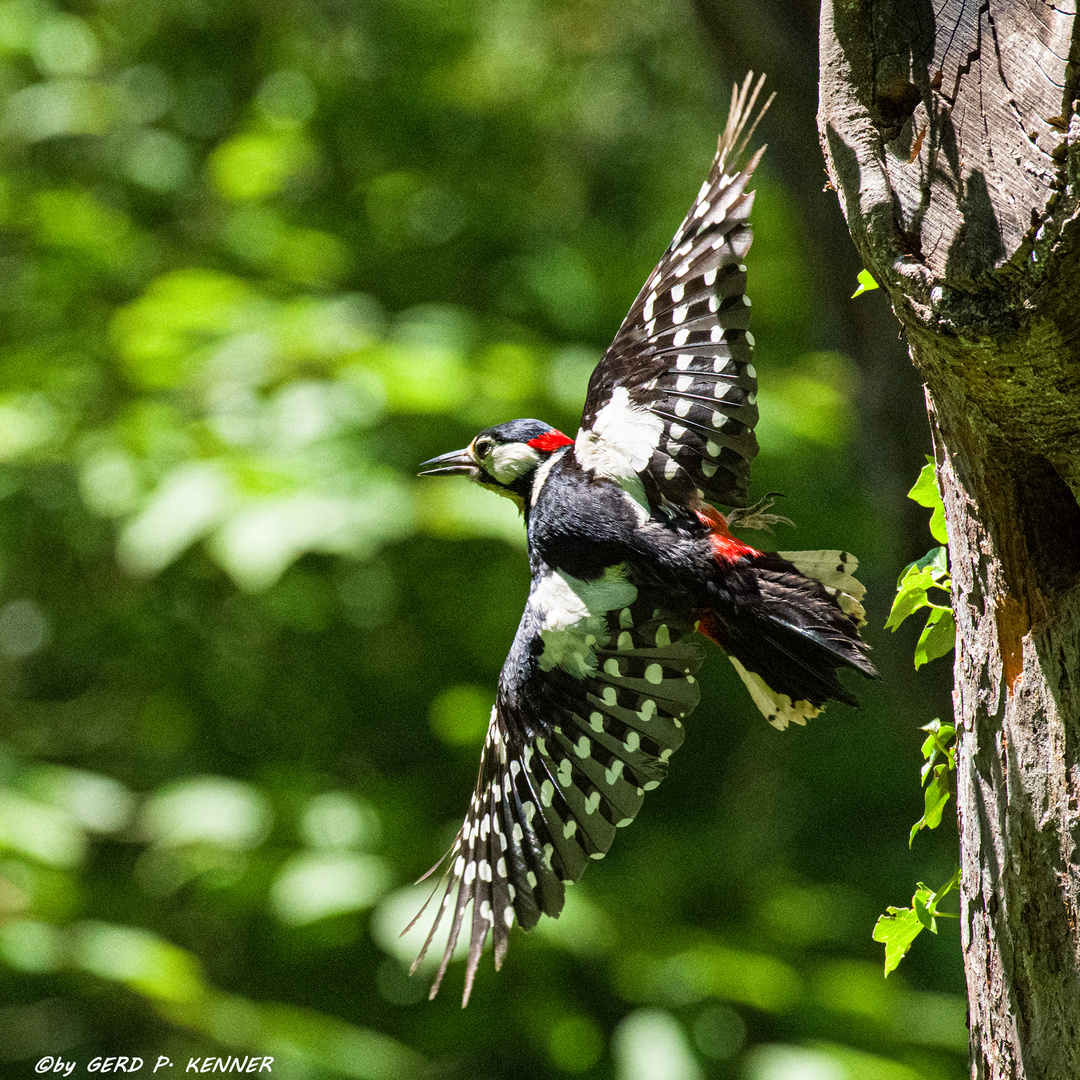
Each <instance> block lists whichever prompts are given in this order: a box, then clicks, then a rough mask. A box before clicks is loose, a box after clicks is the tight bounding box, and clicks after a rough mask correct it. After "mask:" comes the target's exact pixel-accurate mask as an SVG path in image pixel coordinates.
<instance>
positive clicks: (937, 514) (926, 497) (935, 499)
mask: <svg viewBox="0 0 1080 1080" xmlns="http://www.w3.org/2000/svg"><path fill="white" fill-rule="evenodd" d="M908 498H909V499H911V500H912V501H913V502H917V503H918V504H919V505H920V506H926V507H929V508H930V509H931V510H933V513H932V514H931V515H930V534H931V535H932V536H933V538H934V539H935V540H937V541H938V542H939V543H941V544H947V543H948V542H949V536H948V533H947V532H946V531H945V504H944V503H943V502H942V501H941V492H940V491H939V490H938V486H937V478H936V476H935V475H934V461H933V459H932V458H930V457H927V459H926V464H925V465H924V466H923V467H922V471H921V472H920V473H919V479H918V480H916V481H915V486H914V487H913V488H912V489H911V490H910V491H909V492H908Z"/></svg>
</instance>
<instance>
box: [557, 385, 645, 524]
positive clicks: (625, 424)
mask: <svg viewBox="0 0 1080 1080" xmlns="http://www.w3.org/2000/svg"><path fill="white" fill-rule="evenodd" d="M663 433H664V422H663V420H661V419H660V417H659V416H656V415H655V414H654V413H651V412H650V411H649V410H648V409H645V408H642V407H641V406H638V405H635V404H634V403H633V402H632V401H631V400H630V394H629V392H628V391H627V389H626V387H625V386H617V387H615V389H614V390H613V391H612V394H611V399H610V400H609V401H608V403H607V404H606V405H605V406H604V407H603V408H602V409H601V410H600V411H599V412H598V413H597V414H596V419H595V420H594V421H593V425H592V428H591V429H590V430H586V429H585V428H582V429H581V430H580V431H579V432H578V435H577V440H576V441H575V443H574V455H575V456H576V457H577V460H578V464H579V465H580V466H581V467H582V468H583V469H584V470H585V471H586V472H594V473H597V474H598V475H600V476H606V477H607V478H608V479H609V480H614V481H615V483H617V484H618V485H619V487H621V488H622V489H623V490H624V491H625V492H626V493H627V494H628V495H630V496H631V498H633V499H634V501H635V502H637V503H638V504H639V506H641V508H642V509H643V510H644V511H645V513H646V515H647V514H648V512H649V504H648V500H647V499H646V498H645V488H644V486H643V485H642V483H641V477H640V476H638V473H640V472H641V471H642V470H644V469H645V468H646V467H647V466H648V464H649V461H650V459H651V458H652V456H653V453H654V452H655V450H656V447H657V445H658V444H659V442H660V439H661V437H662V436H663Z"/></svg>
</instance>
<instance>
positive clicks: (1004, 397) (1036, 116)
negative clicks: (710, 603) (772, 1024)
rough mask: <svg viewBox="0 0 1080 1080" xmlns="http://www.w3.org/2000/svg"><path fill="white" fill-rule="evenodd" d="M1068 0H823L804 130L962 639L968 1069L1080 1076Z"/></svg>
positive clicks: (1079, 303) (1075, 122)
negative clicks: (893, 356)
mask: <svg viewBox="0 0 1080 1080" xmlns="http://www.w3.org/2000/svg"><path fill="white" fill-rule="evenodd" d="M1077 32H1078V31H1077V22H1076V19H1075V3H1074V2H1073V0H1065V2H1058V3H1054V4H1051V3H1040V2H1038V0H1026V2H1018V0H983V2H982V3H981V4H980V3H973V2H971V0H943V2H942V3H938V4H934V5H931V4H930V3H928V2H912V0H907V2H905V0H877V2H874V3H871V2H870V0H844V2H835V0H825V3H824V6H823V9H822V19H821V101H820V113H819V130H820V135H821V140H822V145H823V148H824V150H825V156H826V160H827V163H828V169H829V175H830V178H831V180H832V183H833V185H834V186H835V188H836V189H837V192H838V193H839V196H840V203H841V206H842V208H843V210H844V213H845V215H846V216H847V220H848V227H849V229H850V231H851V235H852V237H853V239H854V241H855V244H856V246H857V248H858V250H859V253H860V255H861V256H862V258H863V260H864V262H865V264H866V266H867V267H868V268H869V269H870V270H871V272H872V273H873V274H874V276H875V277H876V278H877V280H878V282H879V283H880V284H881V285H882V286H884V287H885V288H886V289H887V290H888V293H889V297H890V300H891V302H892V305H893V309H894V311H895V312H896V315H897V317H898V318H899V319H900V321H901V323H902V324H903V327H904V330H905V332H906V335H907V340H908V343H909V346H910V350H911V356H912V359H913V361H914V363H915V365H916V367H917V369H918V371H919V372H920V374H921V375H922V377H923V379H924V380H925V383H926V398H927V405H928V409H929V416H930V424H931V430H932V433H933V436H934V446H935V453H936V460H937V473H938V480H939V483H940V484H941V487H942V491H943V495H944V498H945V506H946V513H947V519H948V528H949V557H950V562H951V568H952V578H953V603H954V608H955V612H956V625H957V642H956V646H957V647H956V667H955V692H954V706H955V714H956V726H957V730H958V732H959V737H960V751H959V761H958V768H957V788H958V790H957V804H958V812H959V816H960V847H961V865H962V871H963V881H962V915H961V940H962V946H963V950H964V965H965V969H966V973H967V986H968V995H969V1001H970V1005H969V1015H970V1028H971V1055H972V1058H971V1060H972V1064H971V1073H972V1076H973V1077H979V1078H984V1077H985V1078H988V1080H989V1078H993V1080H999V1078H1000V1080H1004V1078H1010V1080H1021V1078H1024V1080H1076V1078H1077V1077H1080V808H1078V799H1080V508H1078V497H1080V220H1078V219H1080V184H1078V180H1080V116H1077V115H1076V110H1077V108H1080V105H1077V103H1076V102H1075V100H1074V99H1075V98H1076V97H1077V96H1080V92H1078V90H1077V85H1078V72H1077V67H1076V64H1077V61H1078V60H1080V42H1077V39H1076V35H1077Z"/></svg>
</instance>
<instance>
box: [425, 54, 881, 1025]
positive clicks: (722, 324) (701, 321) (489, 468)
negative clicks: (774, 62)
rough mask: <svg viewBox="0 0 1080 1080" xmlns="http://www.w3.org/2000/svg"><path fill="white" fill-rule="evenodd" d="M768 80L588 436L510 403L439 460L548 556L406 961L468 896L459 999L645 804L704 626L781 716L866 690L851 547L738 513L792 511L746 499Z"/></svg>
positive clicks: (459, 920)
mask: <svg viewBox="0 0 1080 1080" xmlns="http://www.w3.org/2000/svg"><path fill="white" fill-rule="evenodd" d="M762 82H763V80H761V79H759V80H758V82H757V83H756V84H753V85H752V77H751V76H749V75H748V76H747V78H746V80H745V82H744V83H743V85H742V87H741V88H739V87H736V88H735V90H734V91H733V93H732V103H731V112H730V114H729V117H728V121H727V125H726V127H725V129H724V132H723V134H722V135H721V137H720V140H719V143H718V147H717V153H716V158H715V160H714V162H713V165H712V170H711V171H710V173H709V177H708V179H707V180H706V181H705V183H704V184H703V185H702V188H701V190H700V192H699V193H698V196H697V199H696V201H695V202H694V205H693V206H692V207H691V208H690V213H689V214H688V215H687V217H686V220H685V221H684V222H683V223H682V225H680V226H679V230H678V232H676V234H675V238H674V239H673V240H672V242H671V245H670V247H669V248H668V249H667V251H666V252H665V253H664V256H663V258H662V259H661V260H660V262H659V264H658V265H657V266H656V268H655V269H654V270H653V272H652V273H651V274H650V275H649V279H648V281H646V282H645V285H644V287H643V288H642V290H641V292H640V293H639V294H638V297H637V299H636V300H635V301H634V303H633V306H632V307H631V308H630V313H629V314H628V315H627V316H626V319H625V321H624V322H623V324H622V326H621V327H620V328H619V331H618V333H617V334H616V335H615V340H614V341H613V342H612V344H611V346H610V348H609V349H608V350H607V352H606V353H605V354H604V356H603V358H602V359H601V360H600V363H599V364H598V365H597V367H596V370H595V371H594V372H593V373H592V377H591V379H590V381H589V387H588V392H587V394H586V398H585V409H584V414H583V416H582V419H581V429H580V430H579V431H578V433H577V437H576V438H573V439H572V438H570V437H569V436H568V435H564V434H563V433H562V432H561V431H557V430H556V429H555V428H552V427H551V426H549V425H548V424H545V423H543V422H542V421H540V420H512V421H510V422H509V423H505V424H499V425H498V426H496V427H490V428H487V429H485V430H484V431H481V432H480V433H479V434H478V435H477V436H476V438H474V439H473V441H472V442H471V443H470V444H469V445H468V446H467V447H466V448H465V449H464V450H456V451H454V452H452V453H449V454H443V455H442V456H440V457H437V458H434V459H432V460H431V461H428V462H425V463H424V465H423V466H422V472H421V474H420V475H421V476H465V477H468V478H469V479H471V480H473V481H475V482H476V483H478V484H480V485H482V486H483V487H486V488H489V489H490V490H492V491H495V492H497V493H498V494H500V495H504V496H506V497H507V498H509V499H512V500H513V501H514V502H515V503H516V504H517V506H518V507H519V509H520V510H521V511H522V513H523V515H524V518H525V528H526V532H527V535H528V551H529V569H530V572H531V574H532V583H531V587H530V592H529V599H528V602H527V603H526V605H525V612H524V614H523V615H522V618H521V624H520V626H519V627H518V631H517V634H516V636H515V637H514V642H513V645H512V646H511V648H510V654H509V656H508V657H507V658H506V663H505V665H504V666H503V669H502V674H501V675H500V677H499V686H498V692H497V695H496V700H495V705H494V707H493V709H492V712H491V723H490V726H489V728H488V733H487V738H486V741H485V743H484V749H483V753H482V756H481V761H480V777H479V779H478V781H477V784H476V789H475V791H474V792H473V796H472V800H471V801H470V803H469V808H468V812H467V814H466V817H465V822H464V824H463V825H462V827H461V830H460V831H459V833H458V835H457V838H456V839H455V841H454V843H453V846H452V847H451V849H450V851H449V852H448V853H447V855H446V856H445V857H444V859H443V860H442V861H440V863H439V864H438V865H437V866H436V867H433V868H432V870H431V871H429V873H433V872H435V871H436V870H437V869H438V868H439V866H442V865H443V863H444V862H448V866H447V869H446V871H445V874H444V877H443V881H445V883H446V888H445V890H444V892H443V894H442V896H441V898H440V900H439V906H438V909H437V911H436V915H435V919H434V924H433V926H432V928H431V932H430V933H429V935H428V938H427V941H426V942H425V944H424V947H423V950H422V951H421V953H420V956H419V957H418V958H417V960H416V963H415V964H414V965H413V970H415V969H416V966H417V965H418V964H419V963H420V961H421V960H422V959H423V957H424V954H425V953H426V952H427V949H428V947H429V946H430V944H431V942H432V940H433V938H434V935H435V931H436V929H437V927H438V925H439V923H440V922H441V921H442V919H443V917H444V916H446V914H447V912H448V911H450V912H451V916H450V917H451V926H450V934H449V941H448V943H447V945H446V949H445V952H444V954H443V957H442V962H441V964H440V967H439V970H438V974H437V976H436V978H435V982H434V985H433V986H432V989H431V996H432V997H434V996H435V994H436V993H437V992H438V989H439V986H440V984H441V982H442V978H443V975H444V974H445V971H446V967H447V964H448V962H449V960H450V957H451V955H452V953H453V951H454V948H455V945H456V943H457V941H458V938H459V937H460V935H461V931H462V928H463V926H464V925H465V919H466V912H467V909H468V908H469V906H470V904H471V908H472V910H471V915H470V916H469V928H468V930H467V934H468V940H469V951H468V962H467V965H466V973H465V990H464V996H463V1000H462V1004H463V1005H464V1004H466V1003H467V1002H468V999H469V994H470V992H471V990H472V985H473V980H474V978H475V976H476V970H477V966H478V964H479V962H480V956H481V953H482V952H483V948H484V945H485V942H486V940H487V937H488V934H489V933H490V934H491V936H492V939H493V942H494V953H495V967H496V969H498V968H499V967H500V965H501V964H502V960H503V957H504V956H505V954H506V948H507V943H508V939H509V931H510V927H511V926H512V924H513V923H514V922H515V921H517V922H518V923H519V924H520V925H521V926H523V927H524V928H525V929H531V928H532V927H533V926H535V925H536V923H537V921H538V919H539V918H540V916H541V914H544V915H550V916H557V915H558V914H559V912H560V911H561V910H562V906H563V899H564V883H565V882H567V881H576V880H577V879H578V878H579V877H580V876H581V875H582V873H583V872H584V871H585V868H586V867H587V866H588V865H589V862H590V860H592V859H599V858H602V857H603V855H604V854H605V853H606V852H607V850H608V848H609V847H610V846H611V843H612V841H613V839H614V838H615V831H616V829H619V828H621V827H623V826H625V825H629V824H630V822H631V821H633V819H634V817H635V815H636V814H637V812H638V810H639V809H640V808H641V804H642V801H643V797H644V794H645V792H646V791H649V790H651V789H652V788H655V787H656V786H657V785H658V784H659V783H660V781H661V780H662V779H663V777H664V774H665V772H666V770H667V765H668V759H669V758H670V757H671V755H672V753H673V751H675V750H677V749H678V747H679V746H680V745H681V743H682V741H683V738H684V735H685V729H684V723H685V721H686V718H687V716H688V715H689V714H690V712H691V711H692V710H693V709H694V707H695V706H696V705H697V703H698V698H699V696H700V691H699V688H698V684H697V682H696V680H695V674H696V672H697V671H698V669H699V667H700V666H701V663H702V660H703V656H702V650H701V648H700V646H699V645H698V644H697V641H696V640H695V639H696V635H697V634H702V635H704V636H705V637H707V638H710V639H711V640H712V641H714V642H715V643H716V644H717V645H719V646H720V647H721V648H722V649H723V650H724V651H725V652H726V653H727V655H728V658H729V659H730V660H731V662H732V664H733V665H734V666H735V670H736V671H737V672H738V673H739V676H740V677H741V679H742V681H743V682H744V683H745V684H746V687H747V689H748V690H749V692H750V696H751V698H752V699H753V701H754V704H755V705H756V706H757V707H758V708H759V709H760V710H761V712H762V713H763V714H764V715H765V718H766V719H767V720H768V721H769V723H771V724H773V725H774V726H776V727H778V728H781V729H783V728H785V727H787V725H788V724H789V723H797V724H803V723H805V722H806V720H807V718H809V717H812V716H816V715H817V714H818V713H819V712H820V711H821V709H822V706H823V705H824V704H825V702H826V701H828V700H830V699H834V700H837V701H842V702H845V703H846V704H849V705H855V704H857V702H856V701H855V698H854V697H853V696H852V695H851V694H850V693H849V691H848V690H846V689H845V688H844V686H843V685H842V684H841V682H840V680H839V678H838V671H839V670H840V669H844V668H854V669H855V670H856V671H859V672H861V673H863V674H864V675H868V676H872V675H874V674H875V672H874V668H873V666H872V665H871V663H870V661H869V660H868V659H867V657H866V646H865V645H864V644H863V643H862V641H861V640H860V638H859V631H858V628H859V626H860V625H862V622H863V608H862V605H861V603H860V600H861V599H862V596H863V593H864V589H863V586H862V585H861V584H860V583H859V582H858V581H856V580H855V577H854V576H853V575H854V571H855V569H856V567H857V565H858V563H857V560H856V559H855V558H854V557H853V556H851V555H849V554H847V553H846V552H840V551H813V552H767V551H758V550H756V549H755V548H753V547H751V546H750V545H748V544H746V543H744V542H743V541H741V540H739V539H737V538H736V537H735V536H734V535H732V532H731V530H730V528H729V526H730V525H736V526H738V525H743V526H751V527H758V528H760V527H762V525H763V524H767V523H769V522H770V521H776V520H782V519H777V518H775V517H773V516H771V515H766V514H764V513H763V512H762V509H763V507H762V504H759V505H758V506H757V507H750V508H749V509H747V501H748V500H747V488H748V485H749V479H750V463H751V461H752V460H753V459H754V457H755V455H756V454H757V451H758V446H757V440H756V437H755V435H754V426H755V424H756V423H757V418H758V410H757V404H756V399H757V373H756V371H755V369H754V365H753V363H752V361H751V356H752V349H753V345H754V340H753V337H752V336H751V334H750V332H749V330H748V329H747V327H748V324H749V316H750V300H749V298H748V297H747V296H746V266H745V265H744V264H743V259H744V258H745V256H746V253H747V251H748V249H749V247H750V242H751V239H752V233H751V227H750V223H749V216H750V212H751V208H752V206H753V202H754V196H753V194H752V193H749V192H747V190H746V188H747V184H748V182H749V180H750V177H751V174H752V173H753V171H754V169H755V168H756V167H757V164H758V162H759V161H760V160H761V155H762V153H763V152H764V147H762V148H761V149H759V150H758V151H757V152H756V153H755V154H753V156H752V157H750V158H749V160H746V161H744V155H745V153H746V149H747V146H748V144H749V141H750V138H751V136H752V135H753V130H754V127H755V126H756V124H757V120H758V119H760V116H761V113H762V112H764V110H765V108H767V107H768V104H769V102H766V103H765V105H764V106H763V107H762V109H761V111H760V112H758V113H757V116H756V118H754V119H753V122H751V118H752V117H753V115H754V109H755V104H756V102H757V98H758V95H759V93H760V91H761V87H762ZM771 100H772V99H771V98H770V99H769V101H771ZM740 162H742V164H740ZM714 503H719V504H721V505H724V506H728V507H731V508H733V509H732V511H731V512H730V513H728V514H727V515H726V516H725V515H724V514H722V513H720V512H719V511H718V510H717V509H716V508H715V507H714V505H713V504H714ZM425 876H426V875H425ZM438 891H439V889H438V886H437V887H436V893H437V892H438ZM434 895H435V894H433V896H434ZM429 903H430V901H429ZM425 907H426V905H425ZM421 914H422V912H421ZM419 917H420V916H419V915H418V916H417V918H419ZM414 922H415V920H414Z"/></svg>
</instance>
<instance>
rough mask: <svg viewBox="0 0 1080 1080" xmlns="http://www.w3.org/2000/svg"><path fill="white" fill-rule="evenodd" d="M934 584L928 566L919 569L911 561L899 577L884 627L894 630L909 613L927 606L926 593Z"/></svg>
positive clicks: (928, 603) (931, 571)
mask: <svg viewBox="0 0 1080 1080" xmlns="http://www.w3.org/2000/svg"><path fill="white" fill-rule="evenodd" d="M936 584H937V582H935V581H934V574H933V570H932V569H931V568H930V567H923V568H921V569H920V568H919V567H918V565H917V564H916V563H912V564H911V565H910V566H909V567H908V568H907V570H905V572H904V574H903V576H902V577H901V578H900V583H899V585H898V586H897V589H896V599H894V600H893V605H892V610H891V611H890V612H889V618H888V620H887V621H886V623H885V629H886V630H895V629H896V628H897V627H898V626H899V625H900V624H901V623H902V622H903V621H904V620H905V619H906V618H907V617H908V616H909V615H914V614H915V612H916V611H918V610H919V609H920V608H924V607H929V606H930V601H929V600H928V599H927V596H926V593H927V590H929V589H932V588H933V587H934V586H935V585H936Z"/></svg>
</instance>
